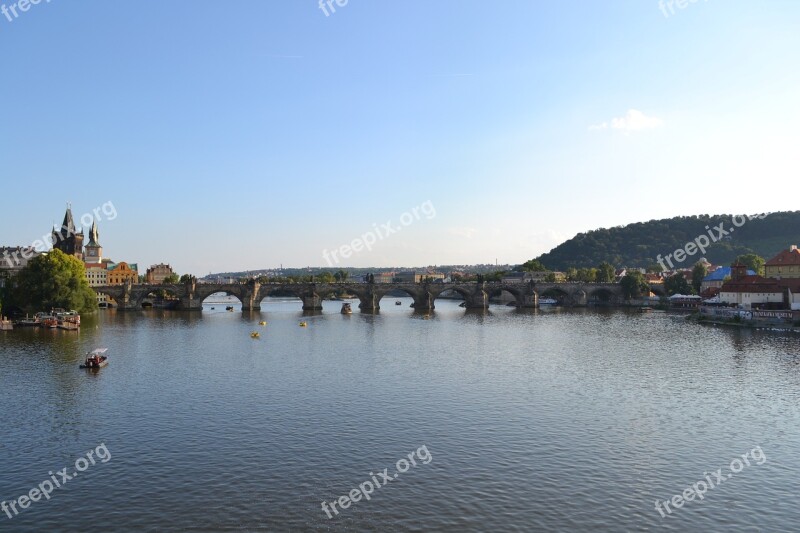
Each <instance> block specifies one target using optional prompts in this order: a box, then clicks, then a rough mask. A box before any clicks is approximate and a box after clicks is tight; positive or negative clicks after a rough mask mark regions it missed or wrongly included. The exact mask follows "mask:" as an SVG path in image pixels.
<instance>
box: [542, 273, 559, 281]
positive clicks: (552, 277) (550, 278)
mask: <svg viewBox="0 0 800 533" xmlns="http://www.w3.org/2000/svg"><path fill="white" fill-rule="evenodd" d="M544 280H545V281H546V282H547V283H555V282H556V275H555V274H554V273H553V272H548V273H547V275H546V276H545V277H544Z"/></svg>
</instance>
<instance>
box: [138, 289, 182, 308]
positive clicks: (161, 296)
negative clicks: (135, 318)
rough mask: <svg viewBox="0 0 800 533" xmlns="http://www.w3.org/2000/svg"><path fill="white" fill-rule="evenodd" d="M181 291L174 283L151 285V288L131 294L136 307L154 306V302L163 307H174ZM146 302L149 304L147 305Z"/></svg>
mask: <svg viewBox="0 0 800 533" xmlns="http://www.w3.org/2000/svg"><path fill="white" fill-rule="evenodd" d="M181 296H182V291H180V290H178V289H177V288H176V286H174V285H160V286H153V287H152V288H151V290H149V291H148V290H146V289H145V290H141V291H139V292H138V293H136V294H132V295H131V299H133V300H134V302H135V305H136V307H155V305H154V304H155V303H159V302H160V304H161V306H163V307H170V308H175V307H178V305H180V301H181ZM148 303H149V304H150V305H148Z"/></svg>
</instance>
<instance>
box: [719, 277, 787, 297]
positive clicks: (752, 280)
mask: <svg viewBox="0 0 800 533" xmlns="http://www.w3.org/2000/svg"><path fill="white" fill-rule="evenodd" d="M783 290H784V289H783V287H782V286H781V285H780V284H779V283H778V281H777V280H774V279H772V278H764V277H761V276H744V277H743V278H739V279H737V280H731V281H729V282H727V283H725V285H723V286H722V287H721V288H720V292H770V293H783Z"/></svg>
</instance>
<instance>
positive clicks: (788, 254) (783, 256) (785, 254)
mask: <svg viewBox="0 0 800 533" xmlns="http://www.w3.org/2000/svg"><path fill="white" fill-rule="evenodd" d="M765 264H766V266H783V265H800V250H798V249H797V248H794V249H790V250H782V251H781V252H780V253H779V254H778V255H776V256H775V257H773V258H772V259H770V260H769V261H767V262H766V263H765Z"/></svg>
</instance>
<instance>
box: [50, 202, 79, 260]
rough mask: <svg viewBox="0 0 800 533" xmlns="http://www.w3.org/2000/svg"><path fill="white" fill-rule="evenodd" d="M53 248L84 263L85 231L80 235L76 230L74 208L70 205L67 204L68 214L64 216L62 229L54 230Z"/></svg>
mask: <svg viewBox="0 0 800 533" xmlns="http://www.w3.org/2000/svg"><path fill="white" fill-rule="evenodd" d="M53 248H54V249H56V250H61V251H62V252H64V253H65V254H67V255H73V256H75V257H77V258H78V259H80V260H81V261H83V230H81V232H80V233H78V232H77V230H76V229H75V221H74V220H73V219H72V206H71V205H69V204H67V212H66V213H65V214H64V222H63V223H62V224H61V228H60V229H53Z"/></svg>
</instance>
